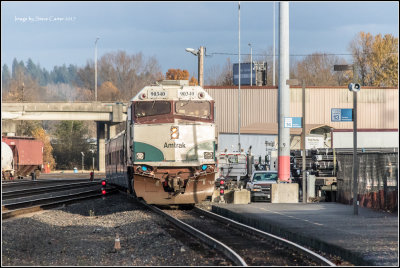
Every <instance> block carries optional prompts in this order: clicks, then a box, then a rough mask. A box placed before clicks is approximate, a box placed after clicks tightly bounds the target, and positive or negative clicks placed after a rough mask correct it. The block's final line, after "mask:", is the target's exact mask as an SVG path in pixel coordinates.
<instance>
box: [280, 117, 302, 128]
mask: <svg viewBox="0 0 400 268" xmlns="http://www.w3.org/2000/svg"><path fill="white" fill-rule="evenodd" d="M301 119H302V118H301V117H285V122H284V127H285V128H301V127H302V126H301Z"/></svg>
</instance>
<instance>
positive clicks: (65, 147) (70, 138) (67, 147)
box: [52, 121, 89, 169]
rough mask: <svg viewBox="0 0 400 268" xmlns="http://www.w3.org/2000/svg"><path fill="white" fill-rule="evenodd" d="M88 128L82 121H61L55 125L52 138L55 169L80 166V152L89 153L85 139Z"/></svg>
mask: <svg viewBox="0 0 400 268" xmlns="http://www.w3.org/2000/svg"><path fill="white" fill-rule="evenodd" d="M87 133H88V129H87V127H86V126H85V124H83V122H82V121H61V122H60V123H59V124H58V125H57V126H56V131H55V134H54V136H55V140H53V144H52V145H53V148H54V151H53V155H54V157H55V158H56V162H57V169H72V168H74V167H80V166H81V159H82V156H81V152H83V153H84V154H85V155H89V143H88V142H87V140H86V137H87Z"/></svg>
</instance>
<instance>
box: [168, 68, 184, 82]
mask: <svg viewBox="0 0 400 268" xmlns="http://www.w3.org/2000/svg"><path fill="white" fill-rule="evenodd" d="M189 76H190V74H189V72H188V71H187V70H181V69H168V71H167V73H166V74H165V79H167V80H189Z"/></svg>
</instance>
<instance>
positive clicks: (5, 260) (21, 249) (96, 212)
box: [2, 194, 230, 266]
mask: <svg viewBox="0 0 400 268" xmlns="http://www.w3.org/2000/svg"><path fill="white" fill-rule="evenodd" d="M117 234H118V235H119V238H120V244H121V249H120V250H115V249H114V244H115V238H116V235H117ZM188 240H190V241H189V242H188ZM2 265H6V266H15V265H18V266H38V265H41V266H50V265H55V266H69V265H71V266H72V265H73V266H77V265H78V266H96V265H98V266H118V265H120V266H121V265H122V266H127V265H134V266H209V265H214V266H216V265H218V266H220V265H224V266H225V265H230V263H229V262H226V261H225V260H224V259H223V258H222V257H221V256H219V255H218V254H217V253H216V252H215V251H213V250H209V249H208V248H204V247H203V246H201V245H200V244H199V243H198V242H196V241H193V239H188V237H187V236H186V235H184V234H183V233H181V232H180V231H176V230H175V229H173V228H172V227H171V226H169V225H168V224H167V223H166V222H165V220H163V219H162V218H161V217H159V216H157V215H155V214H153V213H152V212H149V211H146V210H145V209H144V208H143V207H142V206H141V205H139V204H137V203H135V202H134V201H132V200H130V199H128V197H127V196H125V195H122V194H115V195H111V196H108V197H107V198H105V199H104V200H103V199H92V200H87V201H83V202H80V203H76V204H72V205H69V206H66V207H63V208H60V209H55V210H48V211H44V212H40V213H35V214H31V215H25V216H23V217H19V218H12V219H9V220H5V221H3V222H2Z"/></svg>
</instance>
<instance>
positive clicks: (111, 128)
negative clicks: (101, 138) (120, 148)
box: [107, 124, 117, 140]
mask: <svg viewBox="0 0 400 268" xmlns="http://www.w3.org/2000/svg"><path fill="white" fill-rule="evenodd" d="M115 135H117V125H110V124H107V139H108V140H109V139H111V138H113V137H115Z"/></svg>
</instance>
